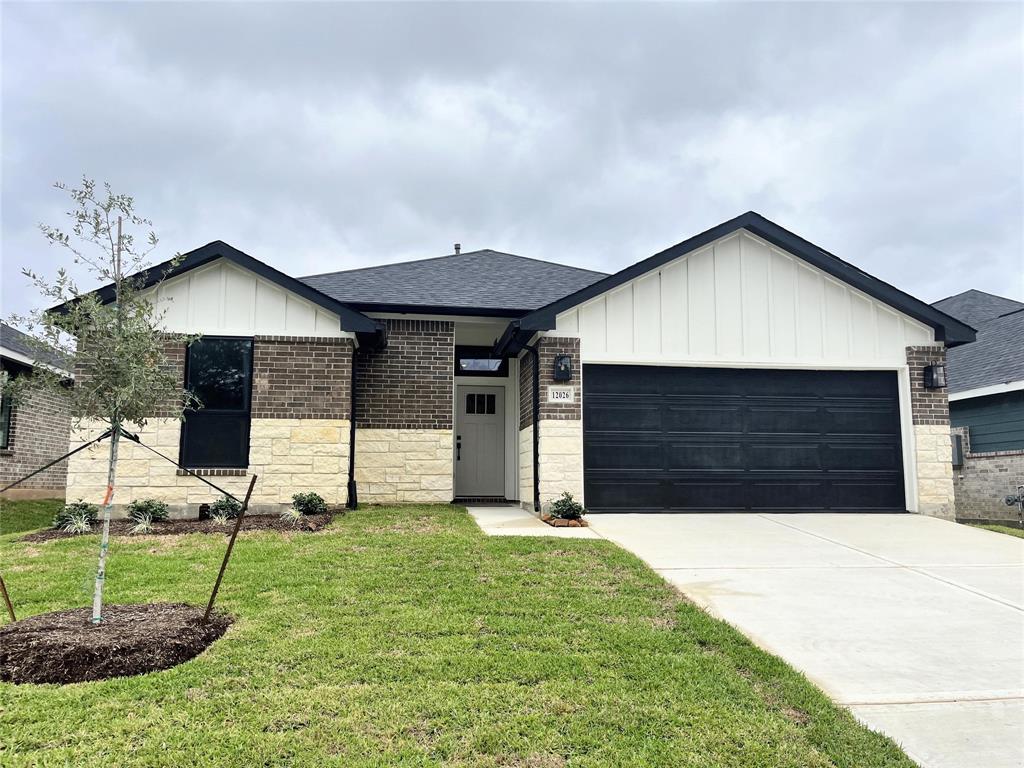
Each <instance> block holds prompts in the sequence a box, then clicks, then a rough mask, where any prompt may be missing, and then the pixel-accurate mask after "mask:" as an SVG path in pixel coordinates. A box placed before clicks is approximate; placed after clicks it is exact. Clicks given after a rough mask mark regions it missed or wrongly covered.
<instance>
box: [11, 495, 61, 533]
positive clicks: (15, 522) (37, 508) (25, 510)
mask: <svg viewBox="0 0 1024 768" xmlns="http://www.w3.org/2000/svg"><path fill="white" fill-rule="evenodd" d="M63 506H64V502H63V501H60V500H59V499H39V500H31V501H30V500H27V499H21V500H18V501H8V500H7V499H4V500H3V501H0V536H2V535H4V534H7V533H23V532H25V531H34V530H37V529H39V528H49V527H50V526H51V525H52V524H53V516H54V515H56V514H57V510H59V509H60V508H61V507H63Z"/></svg>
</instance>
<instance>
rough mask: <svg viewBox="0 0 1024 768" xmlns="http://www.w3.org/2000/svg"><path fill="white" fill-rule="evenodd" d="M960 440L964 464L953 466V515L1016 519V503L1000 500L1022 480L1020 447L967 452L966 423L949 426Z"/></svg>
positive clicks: (968, 518) (1023, 460)
mask: <svg viewBox="0 0 1024 768" xmlns="http://www.w3.org/2000/svg"><path fill="white" fill-rule="evenodd" d="M950 431H951V433H952V434H959V435H960V436H961V439H962V441H963V449H964V464H963V466H962V467H958V468H955V469H954V470H953V488H954V491H955V493H956V519H957V520H965V521H1016V520H1017V519H1018V516H1019V511H1018V509H1017V507H1016V506H1007V504H1006V503H1005V502H1004V501H1003V500H1004V499H1005V498H1006V497H1007V496H1011V495H1015V494H1016V492H1017V486H1018V485H1020V484H1024V451H993V452H990V453H971V440H970V434H969V430H968V429H967V427H953V428H952V429H951V430H950Z"/></svg>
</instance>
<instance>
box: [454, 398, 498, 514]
mask: <svg viewBox="0 0 1024 768" xmlns="http://www.w3.org/2000/svg"><path fill="white" fill-rule="evenodd" d="M456 397H457V399H458V402H457V404H456V417H455V495H456V496H504V495H505V388H504V387H471V386H464V387H458V388H457V389H456Z"/></svg>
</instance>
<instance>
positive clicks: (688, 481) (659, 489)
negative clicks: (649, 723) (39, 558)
mask: <svg viewBox="0 0 1024 768" xmlns="http://www.w3.org/2000/svg"><path fill="white" fill-rule="evenodd" d="M286 261H287V259H286V255H282V257H281V259H280V262H282V263H285V262H286ZM168 266H169V265H160V266H157V267H155V268H154V269H153V270H151V271H150V272H148V273H146V274H144V275H143V276H142V279H143V281H144V284H145V285H148V286H151V288H150V290H152V291H153V299H154V301H155V302H157V303H158V305H159V306H160V307H161V308H162V309H163V310H164V311H165V315H164V320H163V322H164V324H165V327H166V328H168V329H170V330H174V331H182V332H201V333H202V334H203V338H202V340H201V341H199V342H196V343H194V344H193V345H192V346H191V347H189V348H188V349H185V348H169V349H168V350H167V351H168V354H169V357H170V359H171V360H172V361H173V363H174V365H175V366H176V367H177V368H178V370H179V371H180V376H181V379H182V381H183V382H185V383H187V384H188V386H189V387H191V388H192V389H193V390H194V391H195V392H196V393H197V394H198V396H199V397H200V399H201V400H202V401H203V402H204V403H205V406H206V407H205V408H204V409H202V410H200V411H197V412H195V413H189V414H187V415H186V416H185V418H184V420H183V421H179V420H178V419H176V418H173V415H172V414H170V413H161V414H155V417H154V418H153V419H152V420H150V422H149V423H148V424H147V426H146V427H145V429H144V430H143V431H142V433H141V435H140V436H141V438H142V440H143V441H144V442H146V443H148V444H149V445H151V446H153V447H154V448H156V449H158V450H160V451H161V452H163V453H166V454H167V455H169V456H172V457H175V458H178V459H180V461H181V462H183V463H184V464H186V465H187V466H189V467H190V468H194V469H196V470H198V471H200V472H203V473H206V474H208V475H212V476H216V477H217V481H216V482H218V483H222V484H225V485H226V486H227V487H229V488H231V489H232V491H233V492H236V491H237V492H241V491H242V489H243V488H244V486H245V484H246V483H247V480H246V477H247V475H249V474H250V473H256V474H258V475H259V480H258V482H257V485H256V488H255V492H254V497H253V498H254V502H253V503H254V506H255V507H256V508H257V509H259V508H264V509H267V510H277V509H279V508H280V505H282V504H287V503H288V502H289V501H290V498H291V495H292V494H293V493H295V492H298V491H306V490H314V491H317V492H319V493H320V494H322V495H323V496H324V497H325V498H326V499H327V500H328V502H331V503H336V504H342V503H348V504H350V505H354V504H355V503H356V502H357V501H358V502H363V503H402V502H448V501H451V500H453V499H488V500H489V499H505V500H510V501H518V502H520V503H522V504H524V505H525V506H528V507H530V508H534V509H536V508H539V507H541V506H543V505H544V504H547V503H549V502H550V501H551V500H553V499H554V498H556V497H557V496H559V495H560V494H561V493H562V492H563V491H569V492H571V493H573V494H574V495H575V496H576V497H577V498H580V499H582V500H583V501H584V503H585V504H586V506H587V508H588V509H589V510H591V511H592V512H604V511H621V510H646V511H652V510H653V511H663V512H688V511H711V512H715V511H736V510H739V511H743V510H794V511H799V510H833V511H844V510H873V511H886V512H889V511H904V510H910V511H913V512H920V513H923V514H929V515H938V516H943V517H952V515H953V485H952V468H951V462H950V433H949V416H948V409H947V400H946V391H945V389H944V388H943V387H941V386H938V385H937V384H936V380H935V379H934V377H932V374H933V373H934V372H935V371H936V370H938V369H937V368H936V367H935V366H938V365H941V364H942V363H943V362H944V360H945V355H946V349H947V348H950V347H955V346H957V345H959V344H963V343H966V342H970V341H972V340H973V339H974V331H973V330H972V329H971V328H970V327H969V326H968V325H966V324H965V323H963V322H961V321H959V320H956V319H954V318H952V317H950V316H949V315H947V314H945V313H943V312H941V311H939V310H938V309H936V308H934V307H931V306H929V305H928V304H926V303H924V302H921V301H919V300H917V299H915V298H913V297H912V296H909V295H907V294H906V293H903V292H902V291H900V290H898V289H896V288H894V287H892V286H890V285H887V284H886V283H884V282H882V281H880V280H878V279H876V278H874V277H871V276H870V275H868V274H866V273H864V272H862V271H861V270H859V269H857V268H856V267H854V266H853V265H851V264H849V263H847V262H844V261H842V260H840V259H839V258H837V257H836V256H833V255H832V254H830V253H828V252H826V251H824V250H822V249H821V248H819V247H817V246H815V245H813V244H812V243H809V242H807V241H806V240H803V239H802V238H800V237H798V236H796V235H794V234H793V233H791V232H788V231H787V230H785V229H783V228H782V227H780V226H778V225H777V224H774V223H772V222H771V221H768V220H767V219H765V218H764V217H762V216H760V215H758V214H756V213H746V214H743V215H741V216H739V217H737V218H735V219H732V220H730V221H727V222H725V223H723V224H720V225H718V226H716V227H714V228H712V229H710V230H708V231H706V232H703V233H701V234H699V235H696V236H695V237H691V238H690V239H688V240H685V241H683V242H681V243H679V244H677V245H674V246H672V247H671V248H668V249H666V250H664V251H661V252H660V253H657V254H655V255H653V256H651V257H649V258H647V259H644V260H643V261H640V262H638V263H636V264H633V265H632V266H630V267H627V268H626V269H624V270H622V271H620V272H617V273H615V274H613V275H605V274H601V273H597V272H592V271H589V270H585V269H579V268H576V267H571V266H566V265H561V264H556V263H552V262H547V261H538V260H535V259H529V258H524V257H521V256H515V255H512V254H508V253H500V252H497V251H490V250H482V251H472V252H460V251H459V249H458V247H456V249H455V253H453V254H449V255H447V256H442V257H439V258H432V259H424V260H420V261H413V262H408V263H404V264H389V265H384V266H378V267H370V268H365V269H355V270H347V271H342V272H333V273H327V274H320V275H312V276H309V277H305V278H302V279H296V278H294V277H291V276H288V275H286V274H284V273H282V272H280V271H278V270H276V269H274V268H273V267H271V266H269V265H268V264H265V263H263V262H260V261H257V260H256V259H253V258H252V257H250V256H248V255H246V254H244V253H242V252H241V251H239V250H237V249H235V248H233V247H231V246H229V245H227V244H226V243H223V242H219V241H218V242H214V243H210V244H209V245H206V246H203V247H202V248H199V249H197V250H195V251H192V252H191V253H189V254H186V256H185V258H184V259H183V260H182V261H181V263H180V264H178V265H177V266H176V267H174V268H173V269H172V270H171V271H170V273H169V274H168V277H167V279H166V281H165V282H163V283H162V284H160V285H159V286H158V287H157V277H158V276H159V275H161V274H162V273H163V272H164V270H165V269H167V267H168ZM99 293H100V295H101V297H102V298H104V299H107V300H109V299H110V298H112V295H113V293H112V289H111V288H110V287H109V286H108V287H107V288H104V289H101V290H100V292H99ZM926 374H927V375H928V376H929V378H928V379H927V381H926ZM101 429H102V426H101V425H91V426H89V425H86V427H85V428H84V429H83V430H81V431H79V432H77V433H76V434H75V435H74V436H73V439H72V446H75V445H79V444H80V443H81V441H82V439H88V438H89V437H91V436H93V435H95V434H98V432H99V431H100V430H101ZM104 458H105V449H103V448H101V447H100V448H94V449H90V450H88V451H83V452H82V453H80V454H78V455H76V456H75V457H74V458H73V459H72V461H71V467H70V472H69V487H68V495H69V497H75V498H77V497H79V496H82V497H85V498H97V499H98V498H100V497H101V496H102V493H103V483H104V477H105V475H104V474H103V472H102V471H101V470H102V462H103V460H104ZM122 461H123V463H122V465H121V470H120V472H119V475H120V477H121V478H122V479H123V481H124V484H123V485H122V486H121V490H119V492H118V493H119V495H118V497H117V499H118V501H119V503H122V504H123V503H126V502H128V501H130V500H131V499H132V498H137V497H155V498H161V499H164V500H165V501H167V502H168V503H170V504H171V505H172V509H173V510H174V511H175V513H177V514H195V510H196V505H198V504H200V503H203V502H208V501H210V500H211V499H212V498H213V492H212V491H211V490H210V489H208V488H206V487H203V486H202V484H200V483H198V482H197V481H196V480H195V479H194V478H191V477H188V476H185V473H183V472H181V471H180V470H175V468H174V467H173V466H171V465H169V464H168V463H166V462H164V461H162V460H161V459H159V458H156V457H155V456H153V455H152V454H151V453H149V452H148V451H147V450H146V449H144V448H142V447H140V446H137V445H131V444H127V445H125V449H124V453H123V454H122Z"/></svg>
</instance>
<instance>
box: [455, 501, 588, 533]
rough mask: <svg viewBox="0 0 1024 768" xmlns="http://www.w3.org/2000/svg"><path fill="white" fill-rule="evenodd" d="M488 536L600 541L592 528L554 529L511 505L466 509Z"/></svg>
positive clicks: (533, 515) (470, 507) (469, 507)
mask: <svg viewBox="0 0 1024 768" xmlns="http://www.w3.org/2000/svg"><path fill="white" fill-rule="evenodd" d="M466 508H467V509H468V510H469V514H470V515H472V516H473V519H474V520H476V522H477V525H479V526H480V529H481V530H482V531H483V532H484V533H486V534H487V535H488V536H554V537H556V538H562V539H599V538H601V537H600V536H598V535H597V534H596V533H594V532H593V531H592V530H591V529H590V528H553V527H552V526H550V525H548V524H547V523H543V522H541V520H540V518H539V517H537V516H536V515H535V514H533V513H532V512H527V511H526V510H524V509H522V508H521V507H518V506H513V505H511V504H509V505H505V506H493V507H491V506H476V505H471V506H468V507H466Z"/></svg>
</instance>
